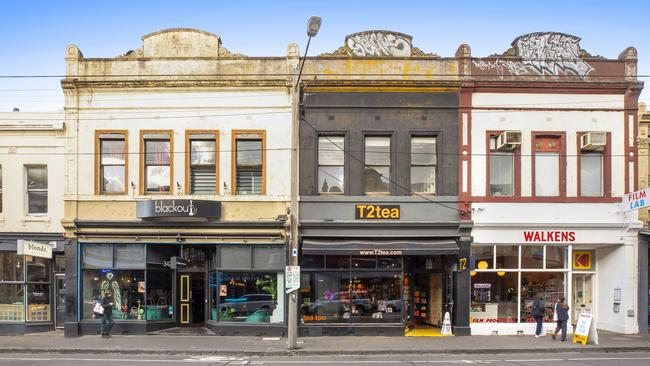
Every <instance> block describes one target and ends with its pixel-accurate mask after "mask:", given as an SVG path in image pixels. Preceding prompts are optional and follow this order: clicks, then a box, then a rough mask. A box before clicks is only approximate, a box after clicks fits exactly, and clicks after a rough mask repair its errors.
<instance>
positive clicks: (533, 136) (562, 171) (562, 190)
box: [531, 131, 566, 198]
mask: <svg viewBox="0 0 650 366" xmlns="http://www.w3.org/2000/svg"><path fill="white" fill-rule="evenodd" d="M542 137H555V138H558V139H559V140H560V149H559V153H560V172H559V173H560V174H559V178H560V182H559V184H560V187H559V188H560V195H559V197H566V132H565V131H531V153H532V154H531V155H532V156H531V169H532V171H531V185H532V187H531V192H532V196H533V197H536V198H538V197H537V196H536V193H535V155H536V154H535V153H536V152H537V146H536V140H537V138H542ZM543 198H547V197H543Z"/></svg>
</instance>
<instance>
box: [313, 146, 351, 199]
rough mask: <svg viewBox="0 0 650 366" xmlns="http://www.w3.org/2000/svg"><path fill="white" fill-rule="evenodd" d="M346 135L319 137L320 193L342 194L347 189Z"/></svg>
mask: <svg viewBox="0 0 650 366" xmlns="http://www.w3.org/2000/svg"><path fill="white" fill-rule="evenodd" d="M344 144H345V137H344V136H320V137H319V138H318V193H320V194H332V193H333V194H342V193H343V192H344V190H345V188H344V182H345V152H344Z"/></svg>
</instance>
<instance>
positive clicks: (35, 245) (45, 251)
mask: <svg viewBox="0 0 650 366" xmlns="http://www.w3.org/2000/svg"><path fill="white" fill-rule="evenodd" d="M16 244H17V253H18V254H19V255H31V256H32V257H40V258H48V259H52V247H53V245H52V244H49V243H39V242H37V241H31V240H22V239H19V240H18V241H17V243H16Z"/></svg>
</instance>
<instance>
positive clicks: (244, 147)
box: [233, 131, 266, 194]
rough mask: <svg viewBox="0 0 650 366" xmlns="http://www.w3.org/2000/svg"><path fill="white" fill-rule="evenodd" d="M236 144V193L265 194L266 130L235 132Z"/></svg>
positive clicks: (234, 139)
mask: <svg viewBox="0 0 650 366" xmlns="http://www.w3.org/2000/svg"><path fill="white" fill-rule="evenodd" d="M233 142H234V144H233V145H234V146H235V162H234V163H235V164H234V167H233V168H234V180H235V181H234V184H233V186H234V191H235V194H265V192H266V189H265V175H264V165H265V161H266V152H265V151H264V150H265V145H266V141H265V133H264V131H239V132H233Z"/></svg>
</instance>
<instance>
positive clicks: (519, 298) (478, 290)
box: [470, 244, 569, 323]
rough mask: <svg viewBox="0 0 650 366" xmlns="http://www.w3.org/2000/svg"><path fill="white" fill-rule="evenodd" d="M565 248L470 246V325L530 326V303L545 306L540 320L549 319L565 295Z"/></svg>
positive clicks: (566, 276) (567, 273)
mask: <svg viewBox="0 0 650 366" xmlns="http://www.w3.org/2000/svg"><path fill="white" fill-rule="evenodd" d="M568 248H569V246H567V245H540V244H525V245H474V246H472V249H471V250H472V256H474V257H475V258H476V269H475V270H474V271H472V272H471V273H470V275H471V309H470V319H471V322H472V323H534V319H533V318H531V317H530V315H529V314H530V310H531V306H532V303H533V301H534V300H535V299H537V298H540V297H541V298H542V299H543V300H544V302H545V304H546V311H545V313H544V321H545V322H552V320H553V308H552V305H553V303H554V302H555V301H556V300H557V299H558V298H559V297H562V296H565V295H566V286H567V285H566V284H567V281H568V276H569V262H568Z"/></svg>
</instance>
